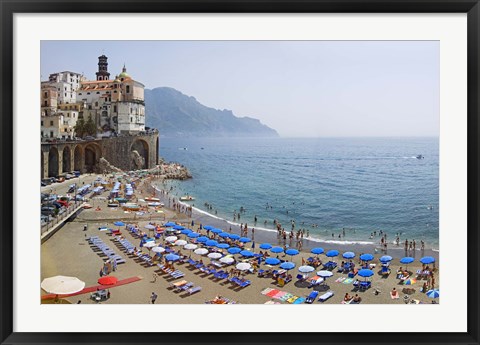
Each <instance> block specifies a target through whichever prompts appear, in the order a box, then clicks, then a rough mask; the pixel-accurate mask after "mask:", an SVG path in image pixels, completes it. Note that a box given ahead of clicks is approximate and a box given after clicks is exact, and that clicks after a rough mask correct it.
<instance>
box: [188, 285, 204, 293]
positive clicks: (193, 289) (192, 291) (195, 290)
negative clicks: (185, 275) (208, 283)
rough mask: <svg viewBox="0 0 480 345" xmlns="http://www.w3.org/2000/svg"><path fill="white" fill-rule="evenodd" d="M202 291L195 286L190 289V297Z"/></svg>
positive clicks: (199, 287)
mask: <svg viewBox="0 0 480 345" xmlns="http://www.w3.org/2000/svg"><path fill="white" fill-rule="evenodd" d="M201 290H202V287H201V286H195V287H192V288H190V289H188V290H187V292H188V294H189V295H193V294H194V293H196V292H199V291H201Z"/></svg>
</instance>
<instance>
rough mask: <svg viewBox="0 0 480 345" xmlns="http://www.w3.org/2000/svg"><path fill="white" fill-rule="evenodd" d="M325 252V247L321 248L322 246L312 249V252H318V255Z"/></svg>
mask: <svg viewBox="0 0 480 345" xmlns="http://www.w3.org/2000/svg"><path fill="white" fill-rule="evenodd" d="M323 252H324V250H323V248H320V247H317V248H313V249H312V250H311V251H310V253H312V254H316V255H318V254H322V253H323Z"/></svg>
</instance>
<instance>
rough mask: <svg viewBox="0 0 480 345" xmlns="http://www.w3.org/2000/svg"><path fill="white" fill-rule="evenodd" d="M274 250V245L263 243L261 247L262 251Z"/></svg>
mask: <svg viewBox="0 0 480 345" xmlns="http://www.w3.org/2000/svg"><path fill="white" fill-rule="evenodd" d="M270 248H272V245H271V244H270V243H262V244H261V245H260V249H270Z"/></svg>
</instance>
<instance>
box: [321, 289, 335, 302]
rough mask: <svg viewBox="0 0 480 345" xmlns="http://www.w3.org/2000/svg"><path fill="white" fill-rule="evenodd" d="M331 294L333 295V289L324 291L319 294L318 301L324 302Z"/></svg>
mask: <svg viewBox="0 0 480 345" xmlns="http://www.w3.org/2000/svg"><path fill="white" fill-rule="evenodd" d="M333 295H334V293H333V291H332V290H330V291H328V292H326V293H324V294H323V295H321V296H320V297H318V301H319V302H325V301H326V300H328V299H329V298H330V297H332V296H333Z"/></svg>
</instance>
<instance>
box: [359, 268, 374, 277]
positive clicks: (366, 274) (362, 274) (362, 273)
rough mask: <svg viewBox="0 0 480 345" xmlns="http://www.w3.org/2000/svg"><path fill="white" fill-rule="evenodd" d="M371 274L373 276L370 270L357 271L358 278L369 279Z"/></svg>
mask: <svg viewBox="0 0 480 345" xmlns="http://www.w3.org/2000/svg"><path fill="white" fill-rule="evenodd" d="M373 274H374V273H373V271H372V270H369V269H366V268H364V269H361V270H360V271H358V275H359V276H360V277H364V278H367V277H371V276H373Z"/></svg>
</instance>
